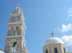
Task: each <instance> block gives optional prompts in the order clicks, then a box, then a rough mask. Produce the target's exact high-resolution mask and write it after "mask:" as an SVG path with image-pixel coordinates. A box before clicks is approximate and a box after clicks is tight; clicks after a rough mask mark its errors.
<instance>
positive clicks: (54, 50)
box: [43, 37, 67, 53]
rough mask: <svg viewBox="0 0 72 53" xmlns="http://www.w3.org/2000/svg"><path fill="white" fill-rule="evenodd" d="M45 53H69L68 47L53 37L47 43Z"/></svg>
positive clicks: (44, 48)
mask: <svg viewBox="0 0 72 53" xmlns="http://www.w3.org/2000/svg"><path fill="white" fill-rule="evenodd" d="M43 53H67V46H66V45H65V44H64V42H63V41H62V40H61V39H59V38H57V37H51V38H49V39H48V40H47V41H46V42H45V44H44V47H43Z"/></svg>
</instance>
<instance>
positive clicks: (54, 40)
mask: <svg viewBox="0 0 72 53" xmlns="http://www.w3.org/2000/svg"><path fill="white" fill-rule="evenodd" d="M59 43H60V44H64V42H63V41H62V40H61V39H59V38H57V37H51V38H50V39H48V40H47V41H46V42H45V46H46V45H49V44H59Z"/></svg>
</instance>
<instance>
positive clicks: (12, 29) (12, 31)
mask: <svg viewBox="0 0 72 53" xmlns="http://www.w3.org/2000/svg"><path fill="white" fill-rule="evenodd" d="M11 35H14V28H13V27H11Z"/></svg>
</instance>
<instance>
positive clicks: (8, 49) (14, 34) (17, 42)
mask: <svg viewBox="0 0 72 53" xmlns="http://www.w3.org/2000/svg"><path fill="white" fill-rule="evenodd" d="M10 17H11V18H10V21H9V22H7V24H8V34H7V36H6V43H5V53H28V50H27V49H26V45H25V43H26V40H25V30H26V25H25V22H24V16H23V11H22V9H21V8H20V7H19V6H18V7H16V8H15V9H14V10H13V12H12V14H11V16H10Z"/></svg>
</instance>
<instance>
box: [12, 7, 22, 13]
mask: <svg viewBox="0 0 72 53" xmlns="http://www.w3.org/2000/svg"><path fill="white" fill-rule="evenodd" d="M13 13H14V14H16V13H22V9H21V8H20V7H16V9H15V10H14V11H13Z"/></svg>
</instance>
